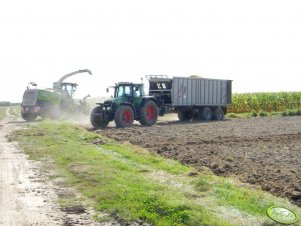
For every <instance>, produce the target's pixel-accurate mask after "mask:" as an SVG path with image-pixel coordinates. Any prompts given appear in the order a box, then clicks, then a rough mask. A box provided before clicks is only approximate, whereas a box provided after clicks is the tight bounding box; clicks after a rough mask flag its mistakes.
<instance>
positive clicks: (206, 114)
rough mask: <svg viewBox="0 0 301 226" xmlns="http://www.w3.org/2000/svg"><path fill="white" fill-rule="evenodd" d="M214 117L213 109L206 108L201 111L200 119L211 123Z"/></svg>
mask: <svg viewBox="0 0 301 226" xmlns="http://www.w3.org/2000/svg"><path fill="white" fill-rule="evenodd" d="M212 117H213V112H212V110H211V108H209V107H204V108H202V109H201V111H200V119H201V120H203V121H210V120H212Z"/></svg>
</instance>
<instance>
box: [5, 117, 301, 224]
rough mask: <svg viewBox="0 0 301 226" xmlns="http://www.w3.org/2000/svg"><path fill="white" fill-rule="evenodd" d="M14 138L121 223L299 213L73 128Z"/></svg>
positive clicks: (34, 130) (38, 129)
mask: <svg viewBox="0 0 301 226" xmlns="http://www.w3.org/2000/svg"><path fill="white" fill-rule="evenodd" d="M11 139H12V140H16V141H18V142H19V144H20V146H21V147H22V148H23V149H24V150H25V151H26V153H27V154H28V155H29V156H30V158H31V159H34V160H40V161H46V162H51V163H52V164H53V166H54V168H55V169H56V170H57V172H60V174H61V175H64V178H65V181H66V183H67V184H68V186H72V187H74V188H76V189H77V190H78V191H80V192H81V193H82V194H83V195H84V197H86V198H87V199H89V200H92V201H93V203H94V208H95V209H97V210H99V211H103V212H106V213H109V214H110V215H111V216H114V217H115V218H116V219H118V220H119V221H121V222H123V223H125V222H126V223H131V222H135V221H144V222H147V223H149V224H151V225H196V226H197V225H262V224H266V225H267V224H269V223H271V222H270V221H269V219H268V217H267V216H266V213H265V211H266V209H267V208H268V207H270V206H272V205H278V206H279V205H280V206H285V207H289V208H291V209H293V210H295V211H296V212H297V214H298V215H299V216H300V213H301V211H300V209H299V208H298V207H296V206H294V205H292V204H290V203H289V202H288V201H287V200H284V199H280V198H276V197H274V196H272V195H270V194H267V193H265V192H262V191H260V190H257V189H254V188H247V187H246V185H243V184H239V183H238V182H236V181H235V180H230V179H225V178H221V177H217V176H215V175H213V174H211V173H210V172H208V171H202V172H196V171H195V169H193V168H191V167H186V166H183V165H182V164H180V163H178V162H176V161H173V160H170V159H164V158H162V157H160V156H158V155H157V154H153V153H150V152H148V151H147V150H145V149H142V148H140V147H136V146H133V145H130V144H120V143H116V142H115V141H112V140H108V139H106V138H104V137H101V136H100V135H98V134H96V133H94V132H88V131H86V130H84V129H83V128H81V127H78V126H75V125H73V124H69V123H55V122H51V121H44V122H41V123H37V124H35V125H32V126H29V127H27V128H26V129H24V130H20V131H16V132H15V133H14V134H13V135H12V136H11ZM99 220H100V221H104V220H105V219H99Z"/></svg>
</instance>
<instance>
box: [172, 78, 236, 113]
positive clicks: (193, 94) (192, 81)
mask: <svg viewBox="0 0 301 226" xmlns="http://www.w3.org/2000/svg"><path fill="white" fill-rule="evenodd" d="M231 83H232V81H231V80H220V79H207V78H189V77H188V78H185V77H173V80H172V89H171V99H172V105H173V106H220V107H227V105H228V104H230V103H231Z"/></svg>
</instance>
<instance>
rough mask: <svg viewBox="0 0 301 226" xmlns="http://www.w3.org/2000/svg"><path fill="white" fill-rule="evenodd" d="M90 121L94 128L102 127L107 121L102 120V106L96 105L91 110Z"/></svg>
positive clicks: (104, 126)
mask: <svg viewBox="0 0 301 226" xmlns="http://www.w3.org/2000/svg"><path fill="white" fill-rule="evenodd" d="M90 122H91V124H92V126H93V127H94V128H95V129H98V128H100V129H104V128H106V127H107V125H108V124H109V122H107V121H104V120H103V115H102V107H101V106H98V107H96V108H94V109H93V110H92V111H91V114H90Z"/></svg>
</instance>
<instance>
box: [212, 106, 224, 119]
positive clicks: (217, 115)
mask: <svg viewBox="0 0 301 226" xmlns="http://www.w3.org/2000/svg"><path fill="white" fill-rule="evenodd" d="M223 119H224V111H223V109H222V108H220V107H217V108H215V109H214V111H213V120H218V121H219V120H223Z"/></svg>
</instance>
